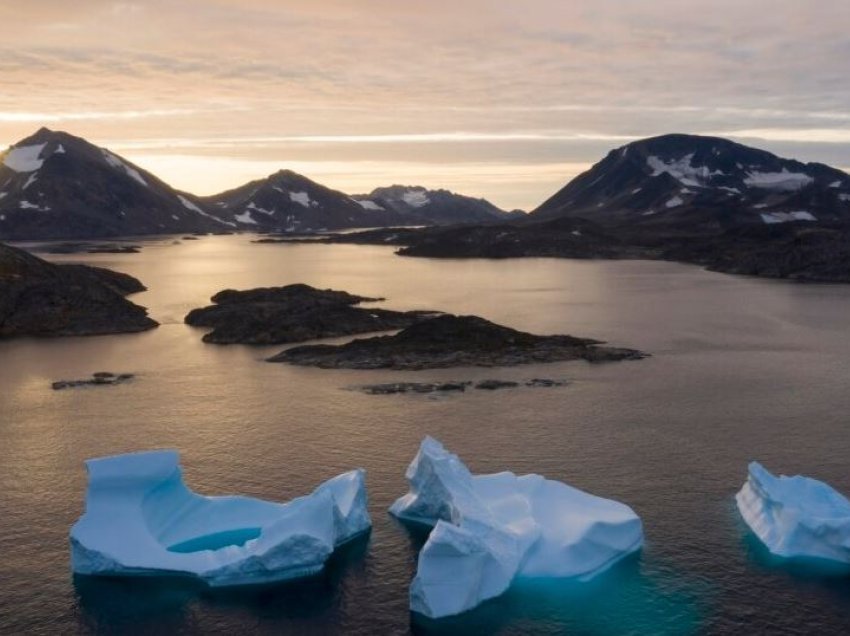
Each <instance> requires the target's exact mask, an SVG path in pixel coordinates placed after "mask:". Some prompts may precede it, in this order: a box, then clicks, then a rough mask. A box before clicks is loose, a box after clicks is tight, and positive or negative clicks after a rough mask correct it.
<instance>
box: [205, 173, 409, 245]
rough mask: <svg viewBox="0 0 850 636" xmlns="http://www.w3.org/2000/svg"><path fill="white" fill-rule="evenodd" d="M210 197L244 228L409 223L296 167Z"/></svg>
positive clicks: (219, 212)
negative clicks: (357, 199)
mask: <svg viewBox="0 0 850 636" xmlns="http://www.w3.org/2000/svg"><path fill="white" fill-rule="evenodd" d="M204 201H205V203H206V204H207V207H208V208H209V209H210V210H212V212H213V214H215V215H216V216H217V217H219V218H220V219H222V220H225V221H227V222H230V223H234V224H236V225H237V226H238V227H239V228H240V229H243V230H254V231H258V230H259V231H285V232H293V231H309V230H338V229H344V228H354V227H381V226H386V225H404V224H405V223H408V224H409V222H408V221H406V220H405V219H404V218H403V217H402V216H401V215H399V214H397V213H396V212H395V211H394V210H391V209H390V210H387V209H384V208H379V207H377V206H374V207H371V206H368V205H363V204H362V203H360V202H358V201H355V200H354V199H352V198H351V197H349V196H348V195H347V194H344V193H342V192H339V191H337V190H331V189H330V188H326V187H325V186H323V185H320V184H318V183H316V182H315V181H312V180H310V179H308V178H307V177H305V176H302V175H300V174H298V173H295V172H292V171H291V170H281V171H279V172H276V173H274V174H273V175H270V176H268V177H266V178H265V179H259V180H257V181H251V182H250V183H246V184H245V185H243V186H240V187H238V188H235V189H233V190H228V191H227V192H222V193H221V194H217V195H214V196H211V197H207V198H205V199H204Z"/></svg>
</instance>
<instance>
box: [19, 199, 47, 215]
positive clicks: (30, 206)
mask: <svg viewBox="0 0 850 636" xmlns="http://www.w3.org/2000/svg"><path fill="white" fill-rule="evenodd" d="M18 207H20V208H21V209H22V210H38V211H39V212H48V211H49V210H50V207H49V206H46V205H45V206H44V207H42V206H41V205H39V204H38V203H30V202H29V201H21V202H20V203H19V204H18Z"/></svg>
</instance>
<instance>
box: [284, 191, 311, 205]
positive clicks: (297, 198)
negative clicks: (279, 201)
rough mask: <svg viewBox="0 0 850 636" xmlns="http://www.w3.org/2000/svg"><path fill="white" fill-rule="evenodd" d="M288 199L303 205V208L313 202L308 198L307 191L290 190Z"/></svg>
mask: <svg viewBox="0 0 850 636" xmlns="http://www.w3.org/2000/svg"><path fill="white" fill-rule="evenodd" d="M289 200H290V201H292V202H293V203H298V204H299V205H303V206H304V207H305V208H309V207H310V204H311V203H313V201H311V200H310V195H309V194H308V193H307V192H290V193H289Z"/></svg>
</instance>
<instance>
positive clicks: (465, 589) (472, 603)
mask: <svg viewBox="0 0 850 636" xmlns="http://www.w3.org/2000/svg"><path fill="white" fill-rule="evenodd" d="M406 477H407V480H408V481H409V483H410V492H408V494H406V495H404V496H403V497H401V498H400V499H398V500H397V501H396V502H395V503H394V504H393V505H392V506H391V508H390V512H391V513H392V514H393V515H395V516H396V517H398V518H400V519H403V520H406V521H413V522H418V523H424V524H428V525H432V526H433V530H432V531H431V534H430V535H429V537H428V541H427V542H426V544H425V546H424V547H423V548H422V550H421V551H420V553H419V562H418V566H417V572H416V576H415V578H414V580H413V583H412V585H411V589H410V608H411V610H412V611H414V612H417V613H419V614H422V615H424V616H427V617H429V618H442V617H445V616H451V615H455V614H460V613H462V612H465V611H467V610H470V609H473V608H474V607H476V606H477V605H479V604H481V603H482V602H484V601H486V600H487V599H490V598H493V597H496V596H498V595H500V594H502V593H503V592H505V591H506V590H507V589H508V587H509V586H510V584H511V582H512V581H513V580H514V579H515V578H517V577H529V578H531V577H534V578H538V577H552V578H574V579H580V580H586V579H590V578H592V577H593V576H595V575H597V574H599V573H601V572H603V571H605V570H606V569H608V568H609V567H610V566H611V565H613V564H614V563H616V562H617V561H619V560H620V559H622V558H623V557H625V556H626V555H628V554H631V553H632V552H635V551H636V550H639V549H640V547H641V546H642V545H643V527H642V524H641V521H640V518H639V517H638V516H637V515H636V514H635V513H634V511H633V510H632V509H631V508H629V507H628V506H626V505H625V504H622V503H619V502H616V501H612V500H609V499H603V498H601V497H596V496H594V495H591V494H588V493H586V492H583V491H581V490H578V489H576V488H573V487H571V486H568V485H566V484H563V483H561V482H558V481H553V480H549V479H545V478H544V477H542V476H540V475H534V474H531V475H522V476H517V475H515V474H513V473H511V472H501V473H495V474H490V475H473V474H472V473H471V472H470V471H469V469H468V468H467V467H466V466H465V465H464V463H463V462H462V461H461V460H460V459H459V458H458V457H457V455H454V454H452V453H450V452H448V451H447V450H446V449H445V448H443V446H442V445H441V444H440V443H439V442H438V441H437V440H435V439H433V438H430V437H427V438H425V440H423V442H422V444H421V446H420V448H419V452H418V453H417V455H416V457H415V458H414V459H413V461H412V462H411V464H410V466H409V467H408V469H407V472H406Z"/></svg>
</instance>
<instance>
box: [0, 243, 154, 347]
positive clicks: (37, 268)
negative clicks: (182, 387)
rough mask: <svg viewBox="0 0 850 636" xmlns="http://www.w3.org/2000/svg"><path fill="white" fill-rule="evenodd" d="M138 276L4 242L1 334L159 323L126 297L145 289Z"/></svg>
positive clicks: (102, 330) (90, 331)
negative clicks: (55, 260) (59, 260)
mask: <svg viewBox="0 0 850 636" xmlns="http://www.w3.org/2000/svg"><path fill="white" fill-rule="evenodd" d="M144 289H145V287H144V286H143V285H142V284H141V283H140V282H139V281H138V280H137V279H135V278H133V277H132V276H129V275H127V274H122V273H120V272H113V271H111V270H108V269H103V268H99V267H89V266H86V265H54V264H52V263H48V262H47V261H44V260H42V259H40V258H37V257H35V256H33V255H31V254H29V253H27V252H24V251H23V250H19V249H17V248H13V247H10V246H8V245H3V244H0V338H10V337H15V336H87V335H98V334H109V333H127V332H137V331H145V330H147V329H152V328H154V327H156V326H157V323H156V322H155V321H154V320H152V319H151V318H149V317H148V315H147V310H146V309H145V308H144V307H139V306H138V305H135V304H133V303H132V302H130V301H129V300H127V299H126V298H125V296H127V295H129V294H133V293H136V292H139V291H143V290H144Z"/></svg>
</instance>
